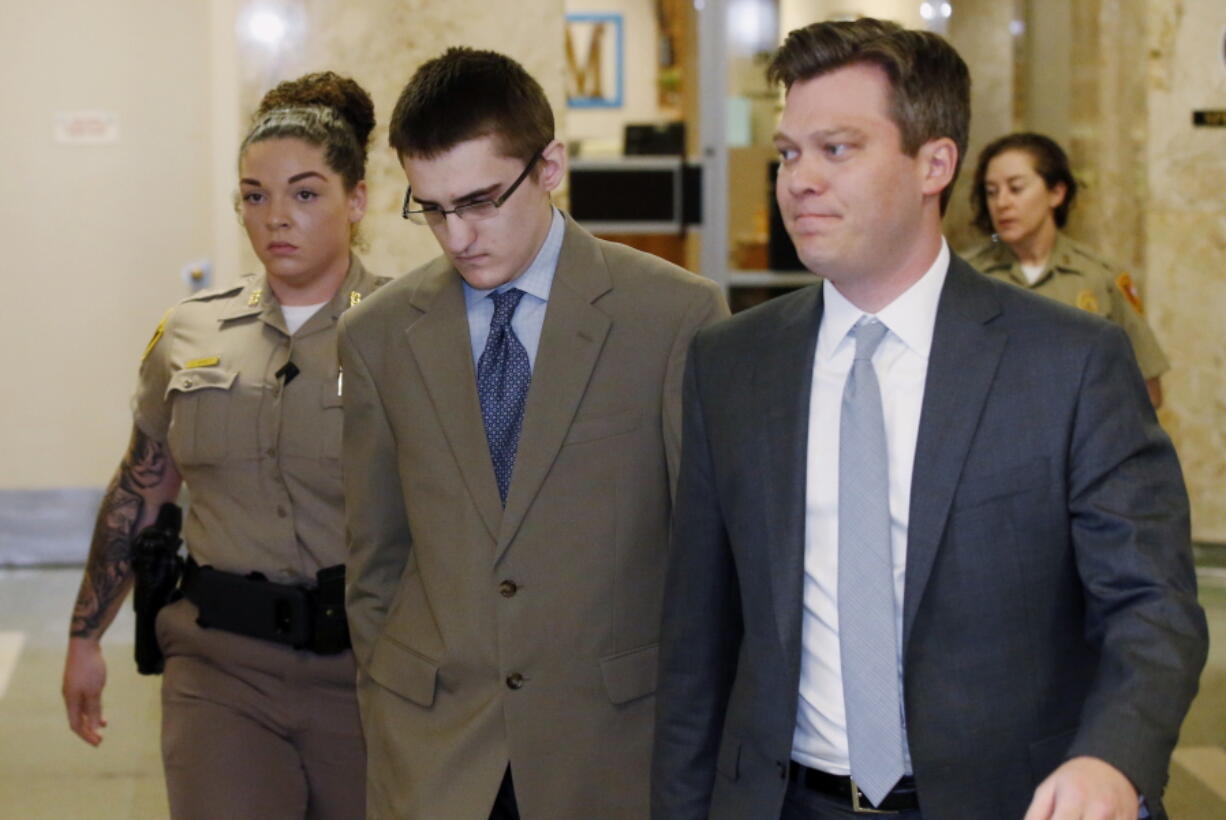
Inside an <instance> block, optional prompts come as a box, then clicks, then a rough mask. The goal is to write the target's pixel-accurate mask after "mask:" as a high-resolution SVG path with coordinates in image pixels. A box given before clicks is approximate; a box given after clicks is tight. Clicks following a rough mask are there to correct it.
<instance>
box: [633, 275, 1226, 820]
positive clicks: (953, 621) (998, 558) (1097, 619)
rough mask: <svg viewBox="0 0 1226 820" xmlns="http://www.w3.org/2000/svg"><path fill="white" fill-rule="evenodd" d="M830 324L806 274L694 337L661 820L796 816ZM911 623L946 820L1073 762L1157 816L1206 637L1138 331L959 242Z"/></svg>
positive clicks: (657, 810) (911, 558) (908, 594)
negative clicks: (816, 423)
mask: <svg viewBox="0 0 1226 820" xmlns="http://www.w3.org/2000/svg"><path fill="white" fill-rule="evenodd" d="M821 315H822V298H821V288H820V287H810V288H806V289H804V290H802V291H800V292H797V293H795V294H791V295H789V296H786V297H782V298H780V299H776V300H774V301H771V302H769V303H767V304H766V305H763V306H761V307H760V308H758V309H755V310H753V311H749V312H746V313H743V314H740V315H738V316H736V317H734V318H733V319H731V320H729V321H727V322H723V323H720V324H718V325H716V326H714V327H712V328H709V329H707V330H705V331H703V332H701V333H700V334H699V335H698V336H697V337H696V339H695V342H694V344H693V347H692V348H691V352H690V359H689V363H688V366H687V374H686V384H685V399H684V411H685V428H684V433H683V449H682V452H683V463H682V470H681V479H680V486H679V488H678V498H677V507H676V512H675V517H674V530H673V545H672V550H673V552H672V556H671V559H670V567H669V576H668V580H667V588H666V589H667V592H666V595H665V602H666V604H665V612H664V627H663V633H662V635H663V637H662V649H661V667H660V669H661V672H660V682H659V689H658V701H657V728H656V739H655V756H654V763H653V784H652V805H653V814H654V816H655V817H656V818H659V820H677V819H678V818H705V817H708V816H710V817H713V818H730V819H731V818H736V819H737V820H742V819H743V818H750V817H752V818H770V817H778V816H779V810H780V807H781V805H782V800H783V795H784V791H785V786H786V780H785V773H786V770H787V762H788V759H789V755H790V752H791V747H792V734H793V730H794V727H795V720H796V708H797V691H798V685H799V674H800V639H801V608H802V607H801V603H802V592H801V586H802V576H803V558H804V521H805V463H806V442H807V434H808V421H809V389H810V384H811V379H812V366H813V352H814V345H815V343H816V339H817V329H818V325H819V323H820V321H821ZM836 400H837V398H836ZM830 469H832V470H833V469H837V466H836V465H831V467H830ZM903 633H904V635H903V641H904V650H903V651H904V696H905V705H906V711H907V719H908V726H907V730H908V741H909V743H910V749H911V757H912V763H913V768H914V773H915V778H916V781H917V784H918V790H919V797H920V804H921V809H922V810H923V812H924V815H925V817H927V818H976V819H977V820H978V819H980V818H985V817H994V818H995V817H1001V818H1019V817H1021V816H1022V814H1023V813H1024V812H1025V809H1026V806H1027V805H1028V803H1029V801H1030V799H1031V796H1032V793H1033V790H1034V788H1035V786H1036V785H1037V784H1038V783H1039V782H1040V781H1041V780H1042V779H1043V778H1044V777H1046V776H1047V775H1048V774H1049V773H1050V772H1051V771H1052V770H1053V769H1054V768H1055V767H1056V766H1057V765H1059V764H1060V763H1061V762H1062V761H1063V760H1065V759H1067V758H1069V757H1072V756H1076V755H1093V756H1096V757H1099V758H1102V759H1104V760H1106V761H1108V762H1110V763H1111V764H1113V765H1114V766H1116V767H1117V768H1119V769H1120V770H1121V771H1123V772H1124V774H1126V775H1127V776H1128V777H1129V778H1130V779H1131V780H1132V782H1133V783H1134V784H1135V785H1136V786H1137V787H1138V789H1139V790H1140V791H1141V792H1142V793H1143V794H1144V795H1146V797H1147V798H1148V800H1149V802H1150V805H1151V809H1153V810H1155V813H1156V814H1159V815H1160V813H1161V807H1160V804H1159V803H1160V798H1161V794H1162V789H1163V786H1164V784H1165V780H1166V772H1167V766H1168V764H1169V759H1170V754H1171V751H1172V749H1173V747H1174V745H1175V740H1176V737H1177V734H1178V730H1179V725H1180V722H1181V721H1182V719H1183V717H1184V714H1185V712H1186V710H1187V708H1188V705H1189V703H1190V701H1191V699H1192V697H1193V695H1194V694H1195V692H1196V686H1197V678H1198V675H1199V672H1200V669H1201V667H1202V665H1203V664H1204V659H1205V653H1206V647H1207V632H1206V625H1205V619H1204V613H1203V612H1202V610H1201V608H1200V607H1199V605H1198V604H1197V601H1196V582H1195V574H1194V571H1193V566H1192V560H1191V550H1190V546H1189V528H1188V506H1187V497H1186V493H1185V490H1184V485H1183V479H1182V475H1181V473H1180V468H1179V463H1178V460H1177V458H1176V455H1175V451H1174V449H1173V447H1172V446H1171V443H1170V440H1169V439H1168V438H1167V437H1166V435H1165V434H1164V433H1163V431H1162V429H1161V428H1160V427H1159V425H1158V423H1157V420H1156V418H1155V416H1154V413H1153V410H1152V409H1151V407H1150V404H1149V401H1148V399H1147V397H1146V393H1145V386H1144V384H1143V382H1142V380H1141V376H1140V373H1139V372H1138V371H1137V366H1136V363H1135V360H1134V358H1133V355H1132V352H1131V350H1130V348H1129V345H1128V340H1127V338H1126V337H1125V336H1124V334H1123V332H1121V331H1120V330H1119V329H1118V328H1116V327H1113V326H1111V325H1109V324H1108V323H1106V322H1104V321H1102V320H1100V319H1098V318H1096V317H1091V316H1088V315H1086V314H1082V313H1081V312H1079V311H1076V310H1073V309H1070V308H1067V307H1065V306H1063V305H1059V304H1056V303H1054V302H1052V301H1049V300H1046V299H1042V298H1040V297H1036V296H1034V295H1032V294H1029V293H1026V292H1024V291H1022V290H1021V289H1019V288H1013V287H1011V286H1009V285H1004V284H1001V283H998V282H993V281H992V280H990V279H988V278H986V277H984V276H982V275H980V274H978V273H976V272H975V271H974V270H972V269H971V268H970V267H969V266H968V265H967V264H966V263H965V262H963V261H962V260H961V259H958V258H957V257H955V258H954V259H953V261H952V263H951V265H950V270H949V274H948V277H947V279H946V282H945V286H944V289H943V291H942V294H941V299H940V305H939V308H938V312H937V320H936V329H935V334H934V337H933V344H932V352H931V357H930V360H929V365H928V376H927V382H926V387H925V392H924V403H923V410H922V413H921V419H920V428H919V439H918V442H917V444H916V453H915V466H914V474H913V480H912V497H911V513H910V528H909V532H908V549H907V569H906V591H905V601H904V617H903Z"/></svg>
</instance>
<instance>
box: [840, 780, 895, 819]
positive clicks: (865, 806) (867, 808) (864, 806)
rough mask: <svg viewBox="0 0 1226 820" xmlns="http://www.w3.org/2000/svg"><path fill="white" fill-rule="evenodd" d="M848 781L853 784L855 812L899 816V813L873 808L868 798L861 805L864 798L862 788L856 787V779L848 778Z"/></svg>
mask: <svg viewBox="0 0 1226 820" xmlns="http://www.w3.org/2000/svg"><path fill="white" fill-rule="evenodd" d="M847 780H848V782H849V783H851V810H852V811H853V812H855V813H856V814H898V812H896V811H890V810H888V809H875V808H873V807H872V806H871V805H870V804H869V802H868V798H867V797H864V802H863V803H861V802H860V799H861V798H862V797H863V795H862V794H861V793H860V787H859V786H857V785H856V780H855V778H853V777H848V778H847Z"/></svg>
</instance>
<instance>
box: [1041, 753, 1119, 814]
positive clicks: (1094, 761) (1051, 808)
mask: <svg viewBox="0 0 1226 820" xmlns="http://www.w3.org/2000/svg"><path fill="white" fill-rule="evenodd" d="M1138 801H1139V798H1138V797H1137V790H1136V788H1134V787H1133V785H1132V783H1131V781H1129V780H1128V778H1127V777H1124V775H1123V773H1122V772H1121V771H1120V770H1119V769H1117V768H1115V767H1114V766H1112V765H1111V764H1110V763H1107V762H1105V761H1102V760H1099V759H1098V758H1096V757H1074V758H1073V759H1072V760H1067V761H1065V762H1064V764H1063V765H1061V766H1060V768H1058V769H1056V770H1055V771H1054V772H1052V773H1051V774H1050V775H1049V776H1048V777H1047V779H1046V780H1044V781H1043V782H1042V783H1040V784H1039V787H1038V788H1037V789H1035V792H1034V800H1032V801H1031V803H1030V810H1029V811H1027V812H1026V817H1025V820H1136V818H1137V814H1138V805H1139V803H1138Z"/></svg>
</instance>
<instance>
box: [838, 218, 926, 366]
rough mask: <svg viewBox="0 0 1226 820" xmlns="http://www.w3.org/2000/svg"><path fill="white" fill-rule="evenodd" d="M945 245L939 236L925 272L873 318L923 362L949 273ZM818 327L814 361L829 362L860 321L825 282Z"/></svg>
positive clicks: (854, 309)
mask: <svg viewBox="0 0 1226 820" xmlns="http://www.w3.org/2000/svg"><path fill="white" fill-rule="evenodd" d="M949 260H950V253H949V244H948V243H947V242H946V241H945V237H941V249H940V250H939V251H937V256H936V259H934V260H933V262H932V265H930V266H929V268H928V270H927V271H926V272H925V273H924V275H923V276H921V277H920V278H919V279H918V280H916V282H915V284H913V285H911V287H909V288H907V289H906V290H905V291H903V293H902V294H900V295H899V296H898V298H896V299H895V300H894V301H893V302H890V303H889V304H888V305H886V306H885V307H884V308H882V309H881V310H879V311H878V312H877V313H876V314H875V315H876V317H877V319H878V320H879V321H880V322H881V323H882V324H884V325H885V326H886V327H887V328H888V329H889V331H890V332H891V333H892V334H894V335H895V336H897V337H898V338H899V340H901V341H902V343H903V344H904V345H906V346H907V347H908V348H909V349H910V350H911V351H912V352H914V353H916V354H917V355H919V356H922V357H923V358H924V359H927V358H928V353H929V351H930V350H931V349H932V333H933V330H934V328H935V327H936V320H937V305H938V303H939V302H940V300H941V289H942V288H943V287H944V285H945V275H946V274H947V273H948V272H949ZM822 298H823V306H822V324H821V329H820V331H819V332H818V337H817V358H818V359H819V360H826V359H829V358H830V357H831V356H833V355H834V353H835V351H836V349H837V348H838V347H839V346H840V345H841V344H842V343H843V341H844V340H845V339H847V333H848V331H850V330H851V328H852V325H854V324H855V323H856V322H858V321H860V317H861V316H864V315H865V313H864V311H862V310H860V308H858V307H856V306H855V305H853V304H852V303H851V302H849V301H847V298H846V297H845V296H843V294H841V293H839V291H838V288H836V287H835V286H834V285H833V284H832V283H831V282H830V280H829V279H827V280H826V281H825V282H824V283H823V284H822Z"/></svg>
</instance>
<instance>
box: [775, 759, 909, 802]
mask: <svg viewBox="0 0 1226 820" xmlns="http://www.w3.org/2000/svg"><path fill="white" fill-rule="evenodd" d="M788 780H790V781H792V782H793V783H796V784H798V785H800V786H804V787H805V788H806V789H810V790H812V791H815V792H818V793H820V794H824V795H827V796H828V797H834V798H836V799H838V800H840V801H843V802H845V803H846V804H847V805H848V806H849V807H850V808H851V810H852V811H854V812H856V813H857V814H895V813H897V812H901V811H916V810H918V809H919V795H918V794H916V792H915V778H914V777H911V776H910V775H907V776H906V777H904V778H903V779H902V780H899V781H898V785H897V786H895V787H894V790H893V791H891V792H890V793H889V794H887V795H886V796H885V797H884V798H882V800H881V805H879V806H873V804H872V803H871V802H870V801H869V799H868V798H867V797H866V796H865V795H864V792H862V791H860V789H859V788H858V787H857V786H856V784H855V781H854V780H852V779H851V778H850V777H848V776H846V775H837V774H830V773H829V772H823V771H820V770H818V769H810V768H809V767H808V766H802V765H801V764H799V763H797V762H796V761H795V760H793V761H792V762H791V764H790V765H789V766H788Z"/></svg>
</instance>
